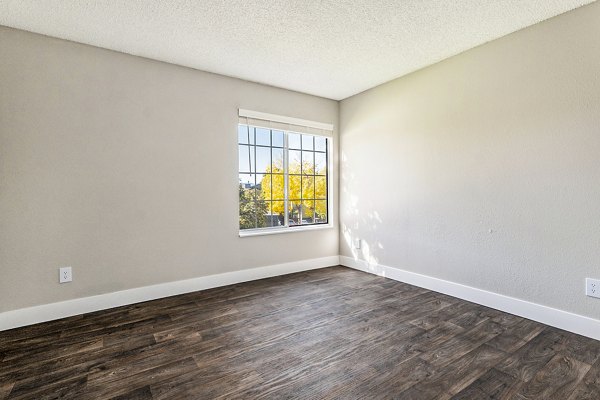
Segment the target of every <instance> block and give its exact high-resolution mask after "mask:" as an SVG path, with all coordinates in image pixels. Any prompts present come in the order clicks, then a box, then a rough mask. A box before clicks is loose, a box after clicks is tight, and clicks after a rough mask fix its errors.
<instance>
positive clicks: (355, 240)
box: [354, 239, 361, 249]
mask: <svg viewBox="0 0 600 400" xmlns="http://www.w3.org/2000/svg"><path fill="white" fill-rule="evenodd" d="M360 245H361V242H360V239H354V248H355V249H360Z"/></svg>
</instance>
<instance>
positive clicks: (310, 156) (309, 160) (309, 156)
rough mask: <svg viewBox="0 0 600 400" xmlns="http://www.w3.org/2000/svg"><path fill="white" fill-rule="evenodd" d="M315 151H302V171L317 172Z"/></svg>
mask: <svg viewBox="0 0 600 400" xmlns="http://www.w3.org/2000/svg"><path fill="white" fill-rule="evenodd" d="M314 157H315V153H314V152H312V151H303V152H302V173H303V174H311V175H313V174H314V173H315V158H314Z"/></svg>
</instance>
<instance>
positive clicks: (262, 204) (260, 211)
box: [253, 200, 271, 228]
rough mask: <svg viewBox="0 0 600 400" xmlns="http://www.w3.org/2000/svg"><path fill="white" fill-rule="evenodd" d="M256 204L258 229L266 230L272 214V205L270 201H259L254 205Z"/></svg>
mask: <svg viewBox="0 0 600 400" xmlns="http://www.w3.org/2000/svg"><path fill="white" fill-rule="evenodd" d="M253 204H254V212H255V214H256V227H257V228H266V227H267V226H268V225H267V221H268V217H267V216H268V215H269V213H270V212H271V205H270V204H269V202H268V201H264V200H259V201H256V202H254V203H253Z"/></svg>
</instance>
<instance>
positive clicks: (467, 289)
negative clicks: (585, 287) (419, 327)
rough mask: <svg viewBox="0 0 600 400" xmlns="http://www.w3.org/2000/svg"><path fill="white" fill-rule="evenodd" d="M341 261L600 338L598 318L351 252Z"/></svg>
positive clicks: (356, 267)
mask: <svg viewBox="0 0 600 400" xmlns="http://www.w3.org/2000/svg"><path fill="white" fill-rule="evenodd" d="M340 264H341V265H343V266H346V267H350V268H354V269H357V270H360V271H364V272H368V273H371V274H375V275H379V276H383V277H386V278H390V279H393V280H395V281H400V282H405V283H408V284H411V285H414V286H419V287H422V288H425V289H429V290H433V291H435V292H439V293H444V294H447V295H449V296H453V297H458V298H459V299H463V300H467V301H470V302H473V303H477V304H481V305H483V306H486V307H490V308H494V309H497V310H500V311H504V312H507V313H510V314H514V315H518V316H520V317H524V318H528V319H531V320H534V321H537V322H541V323H543V324H546V325H550V326H554V327H556V328H560V329H564V330H566V331H569V332H573V333H577V334H579V335H583V336H587V337H589V338H592V339H596V340H600V320H597V319H593V318H589V317H585V316H583V315H578V314H573V313H570V312H567V311H563V310H559V309H556V308H552V307H547V306H543V305H541V304H536V303H531V302H529V301H525V300H521V299H517V298H515V297H509V296H504V295H501V294H498V293H494V292H489V291H486V290H482V289H477V288H474V287H471V286H466V285H462V284H460V283H455V282H450V281H446V280H443V279H438V278H433V277H431V276H427V275H421V274H417V273H415V272H410V271H406V270H402V269H399V268H394V267H389V266H386V265H380V264H376V265H373V264H369V263H367V262H366V261H363V260H355V259H354V258H351V257H347V256H340Z"/></svg>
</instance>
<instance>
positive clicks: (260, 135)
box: [256, 128, 271, 146]
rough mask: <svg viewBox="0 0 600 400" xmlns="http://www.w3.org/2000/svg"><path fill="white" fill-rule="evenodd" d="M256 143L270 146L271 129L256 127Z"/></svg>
mask: <svg viewBox="0 0 600 400" xmlns="http://www.w3.org/2000/svg"><path fill="white" fill-rule="evenodd" d="M256 144H258V145H261V146H270V145H271V131H270V130H269V129H265V128H256Z"/></svg>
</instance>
